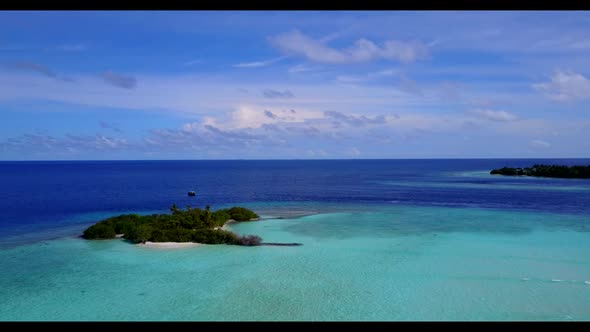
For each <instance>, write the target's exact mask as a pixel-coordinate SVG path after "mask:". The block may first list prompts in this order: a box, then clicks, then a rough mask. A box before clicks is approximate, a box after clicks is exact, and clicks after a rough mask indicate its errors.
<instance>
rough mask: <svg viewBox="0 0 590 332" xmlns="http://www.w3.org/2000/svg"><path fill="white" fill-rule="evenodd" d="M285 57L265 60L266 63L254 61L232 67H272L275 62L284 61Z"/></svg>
mask: <svg viewBox="0 0 590 332" xmlns="http://www.w3.org/2000/svg"><path fill="white" fill-rule="evenodd" d="M284 58H285V57H284V56H283V57H279V58H275V59H270V60H265V61H254V62H242V63H238V64H235V65H233V66H232V67H236V68H257V67H266V66H268V65H272V64H273V63H275V62H278V61H281V60H283V59H284Z"/></svg>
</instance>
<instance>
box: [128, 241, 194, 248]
mask: <svg viewBox="0 0 590 332" xmlns="http://www.w3.org/2000/svg"><path fill="white" fill-rule="evenodd" d="M137 245H138V246H140V247H145V248H158V249H176V248H192V247H200V246H204V245H206V244H204V243H197V242H151V241H147V242H145V243H138V244H137Z"/></svg>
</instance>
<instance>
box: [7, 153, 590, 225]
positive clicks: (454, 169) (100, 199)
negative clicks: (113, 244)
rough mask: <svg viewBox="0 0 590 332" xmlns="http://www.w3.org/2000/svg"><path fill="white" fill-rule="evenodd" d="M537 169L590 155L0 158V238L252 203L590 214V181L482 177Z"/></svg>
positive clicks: (577, 162)
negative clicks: (174, 209)
mask: <svg viewBox="0 0 590 332" xmlns="http://www.w3.org/2000/svg"><path fill="white" fill-rule="evenodd" d="M535 163H539V164H543V163H544V164H564V165H577V164H588V163H590V159H522V160H517V159H505V160H503V159H462V160H457V159H454V160H443V159H430V160H428V159H425V160H238V161H50V162H45V161H39V162H0V184H1V185H0V236H5V235H16V234H18V233H19V232H29V231H30V228H29V227H30V226H34V227H36V229H42V228H53V227H56V226H66V225H68V224H70V223H77V222H79V221H80V220H84V221H91V220H87V219H88V218H90V219H92V217H87V216H88V215H92V214H93V213H99V214H100V213H107V214H113V213H119V212H139V213H141V212H153V211H159V212H164V211H167V210H168V208H169V207H170V206H171V205H172V204H174V203H175V204H177V205H178V206H180V207H184V206H186V205H191V206H193V207H204V206H206V205H211V206H212V207H213V208H214V209H215V208H217V207H219V206H222V205H223V206H225V205H232V204H239V203H256V202H291V203H297V202H318V203H359V204H403V205H430V206H449V207H481V208H500V209H515V210H530V211H539V212H556V213H568V214H581V215H590V181H588V180H583V179H554V178H524V177H503V176H494V177H492V176H482V175H487V174H485V172H487V171H489V170H491V169H493V168H499V167H503V166H513V167H526V166H532V165H533V164H535ZM469 172H476V173H473V174H471V173H469ZM477 172H480V173H477ZM546 189H555V190H546ZM560 189H563V190H560ZM190 190H194V191H197V193H198V195H197V196H196V197H188V196H187V192H188V191H190ZM84 216H86V217H84ZM77 218H78V220H76V219H77ZM80 218H81V219H80Z"/></svg>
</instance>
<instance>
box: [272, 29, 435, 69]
mask: <svg viewBox="0 0 590 332" xmlns="http://www.w3.org/2000/svg"><path fill="white" fill-rule="evenodd" d="M269 39H270V42H271V44H272V45H274V46H275V47H277V48H279V49H280V50H281V51H283V52H285V53H287V54H292V55H299V56H304V57H306V58H307V59H309V60H312V61H316V62H324V63H336V64H342V63H356V62H369V61H373V60H378V59H385V60H390V61H399V62H402V63H409V62H414V61H416V60H419V59H423V58H426V57H427V56H428V54H429V52H428V48H427V46H425V45H424V44H423V43H421V42H417V41H413V42H401V41H397V40H387V41H385V42H384V43H383V44H382V45H381V46H379V45H377V44H376V43H374V42H372V41H370V40H368V39H364V38H361V39H358V40H357V41H356V42H355V43H354V44H353V45H352V46H350V47H347V48H343V49H336V48H332V47H329V46H327V45H326V43H325V42H322V41H320V40H316V39H313V38H311V37H309V36H307V35H305V34H303V33H301V32H299V31H297V30H294V31H291V32H288V33H284V34H281V35H278V36H275V37H270V38H269Z"/></svg>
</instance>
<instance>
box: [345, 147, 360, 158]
mask: <svg viewBox="0 0 590 332" xmlns="http://www.w3.org/2000/svg"><path fill="white" fill-rule="evenodd" d="M348 153H349V154H350V155H352V156H359V155H360V154H361V151H360V150H359V149H357V148H356V147H352V148H350V150H349V151H348Z"/></svg>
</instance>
